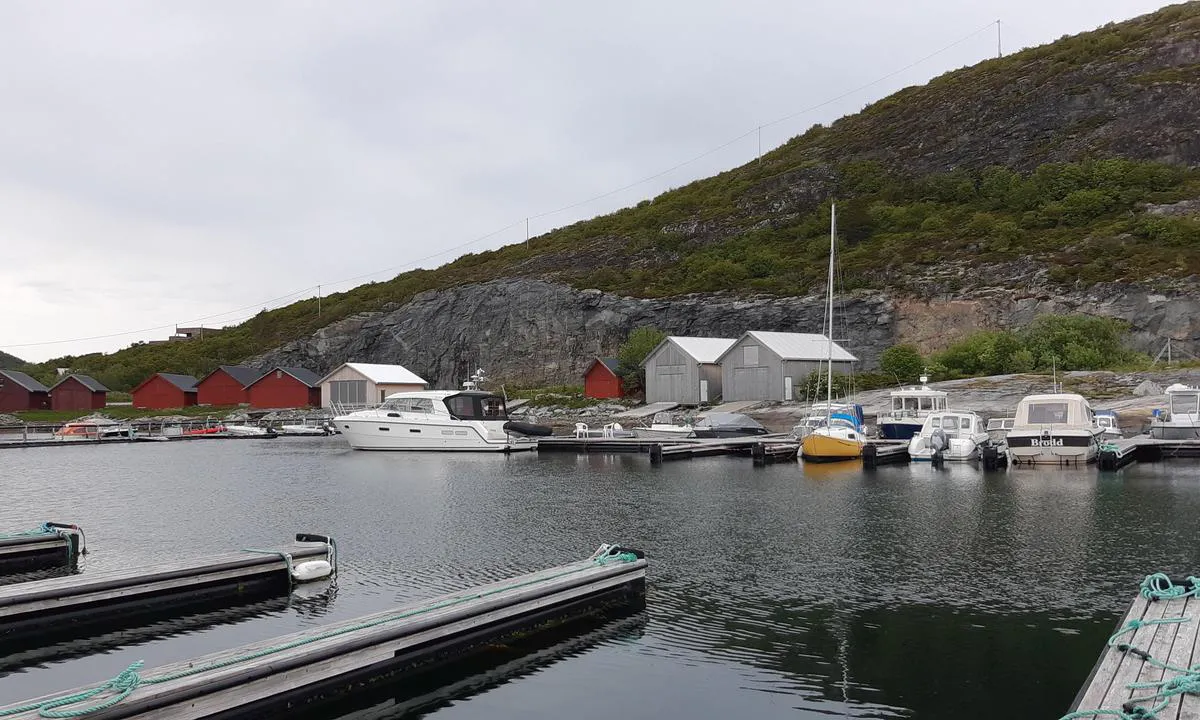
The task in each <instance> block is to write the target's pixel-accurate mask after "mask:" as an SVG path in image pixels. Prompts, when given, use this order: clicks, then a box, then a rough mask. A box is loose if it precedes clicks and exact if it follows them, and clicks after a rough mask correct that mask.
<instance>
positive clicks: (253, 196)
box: [0, 0, 1159, 361]
mask: <svg viewBox="0 0 1200 720" xmlns="http://www.w3.org/2000/svg"><path fill="white" fill-rule="evenodd" d="M1157 7H1159V3H1158V2H1155V1H1154V0H1006V1H1004V2H1000V1H999V0H982V1H980V2H962V0H911V1H906V2H895V3H893V2H882V0H836V1H832V0H738V1H737V2H733V1H732V0H731V1H729V2H706V1H704V0H672V1H670V2H654V1H650V2H647V1H646V0H639V1H636V2H635V1H633V0H615V1H610V2H605V3H587V4H584V3H564V2H559V3H553V2H540V3H535V2H521V1H519V0H518V1H513V0H510V1H509V2H504V3H499V2H494V1H487V2H483V1H480V2H453V1H446V0H430V1H428V2H400V1H395V0H389V1H387V2H383V1H380V2H366V1H358V2H354V1H352V2H339V3H334V2H322V3H317V2H300V1H298V0H286V1H283V0H281V1H280V2H267V1H259V2H245V1H242V0H239V1H238V2H232V1H223V0H219V1H213V0H206V1H205V2H191V3H183V2H170V3H165V2H161V1H160V0H146V1H145V2H132V1H131V2H124V1H121V0H111V1H110V2H105V3H75V2H57V1H54V0H31V1H29V2H25V1H23V0H0V66H2V67H3V68H4V72H3V73H0V349H4V350H6V351H8V352H10V353H12V354H15V355H18V356H19V357H22V358H25V359H30V360H35V361H40V360H44V359H48V358H50V357H56V356H60V355H64V354H81V353H85V352H94V351H99V350H104V351H108V350H114V349H117V348H120V347H124V346H126V345H128V344H130V343H131V342H133V341H135V340H143V339H153V338H162V337H166V336H167V335H168V334H169V333H170V332H171V330H172V329H173V327H174V325H175V324H176V323H178V324H181V325H194V324H199V323H201V322H203V323H204V324H205V325H207V326H221V325H225V324H232V323H235V322H238V321H240V320H242V319H244V318H246V317H247V316H249V315H252V314H253V313H255V312H257V311H258V310H260V309H261V308H262V307H264V306H270V307H274V306H278V305H280V304H286V303H287V302H290V301H292V300H294V299H299V298H302V297H311V296H313V295H315V293H316V286H317V285H318V284H321V285H323V286H324V288H323V292H325V293H328V292H332V291H338V290H345V289H347V288H349V287H352V286H354V285H356V284H360V283H362V282H366V281H369V280H383V279H387V278H389V277H392V276H394V275H395V274H397V273H398V272H400V271H402V270H404V269H408V268H411V267H415V266H435V265H439V264H441V263H443V262H446V261H449V260H450V259H452V258H454V257H456V256H457V255H459V254H461V253H463V252H467V251H474V250H483V249H490V248H495V247H499V246H501V245H505V244H508V243H512V242H518V241H522V240H524V239H525V220H524V219H525V218H526V217H530V216H533V217H534V219H533V220H531V223H530V224H531V230H532V233H533V234H534V235H537V234H539V233H542V232H546V231H547V230H550V229H552V228H554V227H558V226H560V225H564V224H568V223H571V222H574V221H576V220H579V219H583V218H587V217H592V216H594V215H597V214H600V213H604V212H609V211H611V210H613V209H616V208H619V207H624V206H627V205H631V204H634V203H636V202H638V201H639V200H641V199H643V198H646V197H652V196H654V195H656V194H657V193H659V192H661V191H663V190H665V189H668V188H671V187H677V186H679V185H682V184H685V183H687V182H689V181H691V180H694V179H696V178H699V177H705V176H707V175H711V174H712V173H714V172H716V171H719V170H722V169H726V168H729V167H733V166H736V165H738V164H741V163H743V162H745V161H747V160H749V159H751V158H753V157H754V156H755V155H756V153H757V152H758V137H757V133H756V132H755V128H756V127H757V126H759V125H760V124H764V123H769V122H771V121H773V120H776V119H778V118H781V117H785V116H789V115H792V114H794V113H800V111H804V110H806V109H807V108H811V107H813V106H817V105H820V104H821V103H826V101H829V100H831V99H833V98H836V97H838V96H841V95H843V94H844V93H846V92H848V91H851V90H855V89H857V88H860V87H861V86H864V85H867V84H868V83H873V82H874V81H877V80H878V81H879V82H874V84H872V85H871V86H870V87H869V88H866V89H864V90H861V91H858V92H854V93H853V94H851V95H850V96H849V97H846V98H845V99H842V100H838V101H836V102H831V103H827V104H825V105H824V106H823V107H820V108H819V109H817V110H814V111H811V112H803V113H800V114H798V115H796V116H795V117H791V118H790V119H788V120H786V121H784V122H778V123H775V124H773V125H768V126H767V127H764V128H763V130H762V145H763V148H764V150H766V149H769V148H772V147H775V146H777V145H779V144H781V143H783V142H784V141H786V140H787V139H788V138H790V137H792V136H794V135H797V134H799V133H801V132H803V131H804V130H805V129H807V128H808V127H809V126H810V125H812V124H813V123H815V122H829V121H831V120H833V119H835V118H837V117H839V116H841V115H845V114H847V113H852V112H855V111H857V110H859V109H861V108H862V107H863V106H864V105H865V104H867V103H869V102H871V101H873V100H876V99H878V98H880V97H882V96H884V95H886V94H888V93H890V92H892V91H894V90H896V89H899V88H901V87H904V86H906V85H912V84H917V83H921V82H924V81H926V80H928V79H929V78H931V77H933V76H936V75H939V74H941V73H943V72H946V71H947V70H951V69H954V68H958V67H961V66H963V65H968V64H972V63H974V62H976V61H978V60H981V59H983V58H986V57H990V56H993V55H994V54H995V51H996V37H995V29H994V27H993V28H991V29H987V30H985V31H983V32H979V33H978V34H975V35H973V36H971V37H967V36H969V35H971V33H972V32H974V31H976V30H979V29H981V28H983V27H984V26H985V25H986V24H987V23H989V22H992V21H994V20H996V19H997V18H999V19H1001V20H1002V27H1003V35H1004V46H1005V51H1006V52H1007V51H1009V50H1013V49H1016V48H1019V47H1022V46H1029V45H1035V44H1041V43H1043V42H1047V41H1050V40H1053V39H1055V38H1057V37H1059V36H1061V35H1064V34H1070V33H1075V32H1079V31H1082V30H1088V29H1092V28H1095V27H1097V26H1098V25H1102V24H1104V23H1105V22H1108V21H1112V20H1122V19H1126V18H1129V17H1133V16H1135V15H1139V14H1142V13H1144V12H1149V11H1152V10H1154V9H1156V8H1157ZM963 38H966V39H965V40H963ZM959 40H963V41H962V42H960V43H958V44H957V45H954V47H952V48H951V49H949V50H946V51H945V52H942V53H939V54H937V55H936V56H935V57H932V58H930V59H928V60H925V61H924V62H921V63H919V64H917V65H916V66H915V67H912V68H911V69H907V70H903V71H902V72H899V73H896V71H897V70H899V69H901V68H904V67H905V66H907V65H909V64H910V63H913V62H914V61H916V60H918V59H920V58H923V57H925V56H928V55H929V54H931V53H934V52H935V51H938V50H939V49H942V48H944V47H946V46H948V45H951V44H952V43H955V42H956V41H959ZM888 75H891V77H886V78H885V76H888ZM747 132H749V133H750V134H749V135H748V136H747V137H744V138H742V139H741V140H738V141H737V142H734V143H732V144H730V145H729V146H728V147H725V148H724V149H722V150H719V151H717V152H713V153H711V154H709V155H707V156H705V157H703V158H701V159H699V160H697V161H695V162H692V163H689V164H687V165H684V166H683V167H681V168H678V169H675V170H672V171H671V172H668V173H665V174H662V175H660V176H658V177H655V178H654V179H652V180H649V181H647V182H643V183H639V184H637V185H635V186H634V187H632V188H629V189H626V190H623V191H621V192H617V193H613V194H610V195H608V196H607V197H604V198H602V199H600V200H595V201H592V202H584V203H582V204H578V205H576V204H577V203H581V201H585V200H588V199H589V198H594V197H596V196H599V195H603V194H606V193H609V192H610V191H613V190H616V189H618V188H623V187H625V186H627V185H630V184H632V183H637V182H638V181H639V180H642V179H644V178H647V177H650V176H654V175H657V174H659V173H662V171H664V170H667V169H668V168H672V167H674V166H676V165H678V164H680V163H682V162H684V161H687V160H689V159H692V158H695V157H696V156H698V155H701V154H702V153H705V152H706V151H709V150H712V149H714V148H717V147H718V146H721V145H722V144H724V143H726V142H728V141H730V140H733V139H734V138H737V137H738V136H740V135H743V134H744V133H747ZM571 205H576V206H575V207H572V208H571V209H569V210H567V211H564V212H559V213H556V214H550V215H544V213H548V212H550V211H554V210H556V209H558V208H562V207H564V206H571ZM506 227H507V229H506V230H503V231H502V232H498V233H495V234H493V235H491V236H490V237H487V238H486V239H483V240H481V241H480V242H477V243H475V244H473V245H470V246H469V247H465V248H464V247H462V246H463V245H464V244H465V243H468V242H471V241H473V240H476V239H477V238H481V237H482V236H485V235H488V234H489V233H494V232H495V231H497V230H501V229H502V228H506ZM436 253H442V254H440V255H436V256H434V255H435V254H436ZM431 256H434V257H431ZM363 276H366V277H363ZM350 278H356V279H355V280H353V281H348V282H340V283H338V282H337V281H345V280H348V279H350ZM146 328H155V329H153V330H150V331H148V332H137V333H133V334H125V335H121V336H119V337H112V338H101V339H91V340H81V339H79V338H90V337H94V336H100V335H108V334H111V333H122V332H126V331H132V330H141V329H146ZM64 340H69V341H70V342H57V343H55V344H38V345H32V344H31V343H46V342H47V341H64Z"/></svg>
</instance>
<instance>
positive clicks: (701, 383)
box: [642, 335, 736, 405]
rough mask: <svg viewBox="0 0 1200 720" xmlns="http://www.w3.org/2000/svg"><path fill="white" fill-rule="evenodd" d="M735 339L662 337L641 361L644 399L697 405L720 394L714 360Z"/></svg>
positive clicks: (714, 398) (717, 370)
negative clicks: (643, 371)
mask: <svg viewBox="0 0 1200 720" xmlns="http://www.w3.org/2000/svg"><path fill="white" fill-rule="evenodd" d="M734 342H736V341H735V340H734V339H733V338H709V337H680V336H677V335H672V336H669V337H667V338H664V339H663V341H662V342H660V343H659V344H658V346H657V347H655V348H654V349H653V350H651V351H650V354H649V355H647V356H646V359H645V360H643V361H642V367H643V368H645V370H646V402H648V403H653V402H676V403H679V404H681V405H700V404H702V403H710V402H713V401H714V400H716V399H717V398H718V397H721V395H722V391H721V381H722V379H721V366H720V365H719V364H718V363H717V360H718V358H720V357H721V355H722V354H723V353H724V352H725V351H726V350H727V349H728V348H729V346H730V345H732V344H733V343H734Z"/></svg>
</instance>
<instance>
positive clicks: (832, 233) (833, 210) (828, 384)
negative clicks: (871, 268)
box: [825, 203, 837, 427]
mask: <svg viewBox="0 0 1200 720" xmlns="http://www.w3.org/2000/svg"><path fill="white" fill-rule="evenodd" d="M836 238H837V204H836V203H830V205H829V292H828V296H829V305H828V307H827V308H826V312H827V313H828V315H829V335H827V336H826V337H827V339H828V340H829V357H828V358H827V363H826V365H827V368H828V370H827V373H828V374H827V376H826V380H825V426H826V427H829V426H830V425H831V424H832V417H831V416H832V414H833V409H832V407H833V249H834V240H835V239H836Z"/></svg>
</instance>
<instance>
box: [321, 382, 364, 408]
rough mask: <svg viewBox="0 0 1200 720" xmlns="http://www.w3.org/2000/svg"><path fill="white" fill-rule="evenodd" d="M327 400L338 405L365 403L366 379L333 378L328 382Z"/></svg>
mask: <svg viewBox="0 0 1200 720" xmlns="http://www.w3.org/2000/svg"><path fill="white" fill-rule="evenodd" d="M329 400H330V402H334V403H337V404H338V405H366V404H367V381H366V380H333V381H331V382H330V383H329Z"/></svg>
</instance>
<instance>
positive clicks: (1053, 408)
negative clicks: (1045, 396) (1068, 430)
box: [1029, 402, 1067, 425]
mask: <svg viewBox="0 0 1200 720" xmlns="http://www.w3.org/2000/svg"><path fill="white" fill-rule="evenodd" d="M1066 421H1067V404H1066V403H1065V402H1044V403H1031V404H1030V405H1029V424H1030V425H1046V424H1051V423H1065V422H1066Z"/></svg>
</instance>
